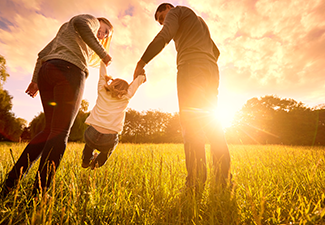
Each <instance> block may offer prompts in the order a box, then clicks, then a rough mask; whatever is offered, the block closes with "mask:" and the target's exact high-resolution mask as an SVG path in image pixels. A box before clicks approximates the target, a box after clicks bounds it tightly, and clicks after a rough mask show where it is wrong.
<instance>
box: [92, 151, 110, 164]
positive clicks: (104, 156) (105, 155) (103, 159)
mask: <svg viewBox="0 0 325 225" xmlns="http://www.w3.org/2000/svg"><path fill="white" fill-rule="evenodd" d="M107 159H108V152H101V153H99V155H98V156H97V158H96V159H95V162H94V164H95V166H96V167H101V166H103V165H104V164H105V163H106V161H107Z"/></svg>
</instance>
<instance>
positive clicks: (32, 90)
mask: <svg viewBox="0 0 325 225" xmlns="http://www.w3.org/2000/svg"><path fill="white" fill-rule="evenodd" d="M25 93H27V94H28V95H29V96H31V97H32V98H34V97H35V96H36V95H37V93H38V85H37V83H35V82H30V84H29V85H28V88H27V90H26V91H25Z"/></svg>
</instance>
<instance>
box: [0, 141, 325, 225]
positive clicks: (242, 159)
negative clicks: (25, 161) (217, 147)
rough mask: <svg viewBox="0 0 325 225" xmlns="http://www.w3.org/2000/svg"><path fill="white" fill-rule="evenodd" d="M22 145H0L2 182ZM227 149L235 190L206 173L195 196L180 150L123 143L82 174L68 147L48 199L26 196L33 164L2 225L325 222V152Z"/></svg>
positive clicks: (6, 204) (77, 152)
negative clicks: (189, 187)
mask: <svg viewBox="0 0 325 225" xmlns="http://www.w3.org/2000/svg"><path fill="white" fill-rule="evenodd" d="M24 147H25V144H14V143H7V144H1V145H0V181H3V180H4V179H5V175H6V173H7V172H8V171H9V170H10V169H11V167H12V165H13V159H12V157H11V155H10V152H9V149H10V148H12V149H13V156H14V159H15V160H16V159H17V158H18V157H19V155H20V153H21V151H22V150H23V149H24ZM207 147H208V146H207ZM229 147H230V154H231V158H232V171H231V172H232V175H233V179H232V180H233V184H234V185H233V187H232V188H230V187H228V188H227V189H221V188H220V187H219V185H218V184H217V183H216V182H215V179H213V175H212V173H211V172H210V170H209V176H208V180H207V182H206V185H205V189H204V192H203V194H202V196H200V197H197V196H195V193H190V192H187V191H186V189H185V188H184V184H185V178H186V168H185V159H184V153H183V146H182V145H177V144H160V145H153V144H152V145H150V144H146V145H135V144H120V145H118V147H117V148H116V150H115V152H114V153H113V155H112V156H111V157H110V158H109V160H108V162H107V163H106V164H105V165H104V166H103V167H101V168H99V169H95V170H90V169H83V168H81V151H82V148H83V145H82V144H76V143H69V144H68V147H67V150H66V153H65V155H64V157H63V160H62V163H61V165H60V167H59V169H58V171H57V173H56V178H55V180H54V182H53V183H52V187H51V189H50V190H49V191H48V193H47V194H45V195H43V196H44V197H42V198H30V197H28V196H29V194H30V192H31V187H32V184H33V182H34V177H35V173H36V169H37V165H34V167H32V169H31V170H30V172H29V173H28V174H27V175H26V176H25V177H23V179H21V181H20V183H19V187H18V189H17V190H15V191H14V192H13V194H12V195H10V196H7V197H6V198H4V199H1V200H0V224H1V223H2V224H224V225H228V224H325V219H324V218H325V210H324V209H323V208H324V207H325V205H324V204H325V195H324V193H325V192H324V191H325V182H324V180H325V179H324V178H325V161H324V160H325V154H324V149H322V148H308V147H290V146H271V145H268V146H261V145H256V146H247V145H237V146H232V145H230V146H229ZM207 153H208V154H207V158H208V162H211V160H210V154H209V151H207ZM208 168H211V163H209V165H208Z"/></svg>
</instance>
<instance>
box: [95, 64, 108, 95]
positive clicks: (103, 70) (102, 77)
mask: <svg viewBox="0 0 325 225" xmlns="http://www.w3.org/2000/svg"><path fill="white" fill-rule="evenodd" d="M106 74H107V70H106V65H105V64H104V62H103V61H101V62H100V67H99V80H98V87H97V88H98V91H99V90H101V89H102V88H103V87H104V85H105V84H106V80H105V75H106Z"/></svg>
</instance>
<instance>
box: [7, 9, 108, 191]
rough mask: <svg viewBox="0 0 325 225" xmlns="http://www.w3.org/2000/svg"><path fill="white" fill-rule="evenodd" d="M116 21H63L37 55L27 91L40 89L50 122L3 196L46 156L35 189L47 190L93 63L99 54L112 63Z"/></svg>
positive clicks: (21, 160)
mask: <svg viewBox="0 0 325 225" xmlns="http://www.w3.org/2000/svg"><path fill="white" fill-rule="evenodd" d="M112 33H113V26H112V25H111V23H110V22H109V21H108V20H107V19H105V18H95V17H93V16H92V15H87V14H82V15H77V16H75V17H73V18H72V19H71V20H70V21H69V22H67V23H64V24H63V25H62V26H61V28H60V29H59V31H58V33H57V35H56V37H55V38H54V39H53V40H52V41H51V42H50V43H49V44H48V45H47V46H46V47H45V48H44V49H43V50H42V51H41V52H40V53H39V54H38V59H37V62H36V66H35V70H34V74H33V78H32V81H31V83H30V84H29V86H28V88H27V90H26V93H27V94H28V95H30V96H31V97H35V96H36V95H37V92H38V90H39V92H40V97H41V101H42V105H43V109H44V114H45V121H46V125H45V128H44V130H43V131H41V132H40V133H39V134H37V135H36V136H35V137H34V138H33V139H32V140H31V142H30V143H29V144H28V145H27V146H26V148H25V149H24V151H23V153H22V154H21V156H20V158H19V159H18V161H17V162H16V164H15V165H14V167H13V168H12V170H11V171H10V172H9V174H8V176H7V179H6V180H5V182H4V185H3V188H2V194H3V196H6V195H7V194H8V193H9V192H10V190H12V189H13V188H14V187H15V185H16V184H17V181H18V179H19V177H20V174H24V173H26V171H27V170H28V168H30V166H31V165H32V164H33V163H34V162H35V161H36V160H37V159H38V158H39V157H41V160H40V164H39V168H38V172H37V174H36V178H35V184H34V190H33V194H37V192H39V191H46V190H47V189H48V187H49V186H50V183H51V180H52V178H53V176H54V174H55V170H56V169H57V168H58V166H59V164H60V160H61V158H62V156H63V154H64V151H65V148H66V145H67V141H68V137H69V134H70V130H71V127H72V125H73V122H74V120H75V118H76V115H77V112H78V108H79V106H80V104H81V100H82V95H83V91H84V84H85V80H86V78H87V76H88V69H87V67H88V65H91V66H96V65H98V64H99V62H100V59H101V60H102V61H103V62H104V64H105V65H106V66H107V65H108V64H109V63H110V61H111V57H110V56H109V54H108V53H107V52H108V48H109V44H110V40H111V37H112Z"/></svg>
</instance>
